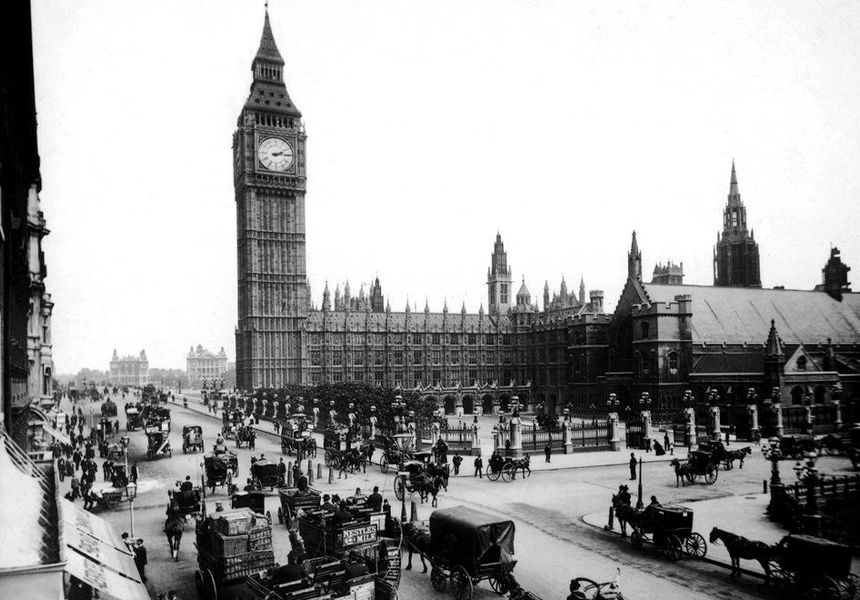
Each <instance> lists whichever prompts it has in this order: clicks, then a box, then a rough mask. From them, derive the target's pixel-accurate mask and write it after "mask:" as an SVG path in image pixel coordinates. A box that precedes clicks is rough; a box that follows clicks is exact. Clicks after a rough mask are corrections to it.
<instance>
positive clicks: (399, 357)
mask: <svg viewBox="0 0 860 600" xmlns="http://www.w3.org/2000/svg"><path fill="white" fill-rule="evenodd" d="M394 364H395V365H402V364H403V351H402V350H398V351H397V352H395V353H394Z"/></svg>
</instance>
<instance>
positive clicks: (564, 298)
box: [559, 275, 567, 303]
mask: <svg viewBox="0 0 860 600" xmlns="http://www.w3.org/2000/svg"><path fill="white" fill-rule="evenodd" d="M559 296H561V301H562V303H565V302H567V282H566V281H565V280H564V275H562V276H561V289H560V290H559Z"/></svg>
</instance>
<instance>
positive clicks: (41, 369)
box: [27, 185, 54, 406]
mask: <svg viewBox="0 0 860 600" xmlns="http://www.w3.org/2000/svg"><path fill="white" fill-rule="evenodd" d="M27 225H28V227H27V229H28V231H29V232H30V240H29V263H30V313H29V323H28V327H27V358H28V361H29V364H30V376H29V378H28V387H29V390H28V393H29V396H30V399H31V400H34V401H36V402H37V403H38V404H42V405H45V406H47V405H51V404H53V402H54V395H53V374H54V373H53V371H54V358H53V344H52V343H51V314H52V313H53V311H54V303H53V302H52V301H51V294H48V293H46V291H45V278H46V277H47V276H48V268H47V266H46V265H45V253H44V252H43V251H42V238H43V237H45V236H46V235H48V233H50V232H49V231H48V228H47V227H46V225H47V223H46V221H45V216H44V214H43V213H42V208H41V205H40V200H39V191H38V188H37V186H35V185H33V186H31V187H30V194H29V197H28V202H27Z"/></svg>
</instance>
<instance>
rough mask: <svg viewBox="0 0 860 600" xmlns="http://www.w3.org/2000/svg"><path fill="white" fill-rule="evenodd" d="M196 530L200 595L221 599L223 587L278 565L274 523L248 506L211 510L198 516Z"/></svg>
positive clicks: (197, 574)
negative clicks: (220, 510)
mask: <svg viewBox="0 0 860 600" xmlns="http://www.w3.org/2000/svg"><path fill="white" fill-rule="evenodd" d="M261 521H262V522H261ZM196 534H197V544H196V546H197V566H198V571H197V572H196V573H195V574H194V582H195V584H196V586H197V593H198V595H199V597H200V598H206V599H207V600H218V598H219V594H220V593H221V592H222V590H223V588H225V587H228V586H233V585H236V584H239V583H242V584H244V583H245V581H246V579H247V577H248V576H250V575H252V574H254V573H259V572H261V571H266V570H268V569H271V568H273V567H274V566H275V554H274V551H273V550H272V527H271V525H269V524H267V523H266V522H265V521H264V520H260V519H257V518H256V517H255V516H254V513H252V512H251V511H249V510H248V509H237V510H229V511H223V512H215V513H210V514H209V515H208V516H206V517H204V518H201V519H198V520H197V526H196Z"/></svg>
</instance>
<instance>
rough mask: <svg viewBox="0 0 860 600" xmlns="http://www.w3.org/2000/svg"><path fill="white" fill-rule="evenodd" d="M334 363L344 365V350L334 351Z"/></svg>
mask: <svg viewBox="0 0 860 600" xmlns="http://www.w3.org/2000/svg"><path fill="white" fill-rule="evenodd" d="M334 364H336V365H338V366H342V365H343V352H342V351H340V350H337V351H336V352H335V353H334Z"/></svg>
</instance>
